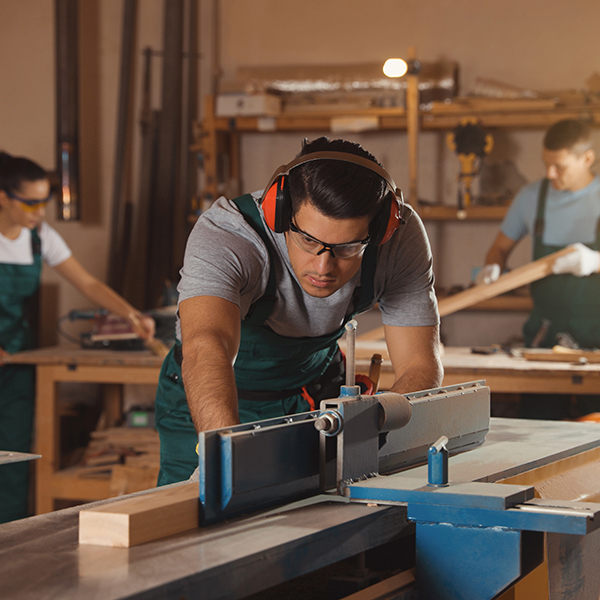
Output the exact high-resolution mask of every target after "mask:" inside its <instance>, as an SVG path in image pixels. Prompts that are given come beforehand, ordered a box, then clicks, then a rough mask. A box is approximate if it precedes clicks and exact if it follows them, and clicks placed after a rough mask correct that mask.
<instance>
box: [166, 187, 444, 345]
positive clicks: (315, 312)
mask: <svg viewBox="0 0 600 600" xmlns="http://www.w3.org/2000/svg"><path fill="white" fill-rule="evenodd" d="M261 194H262V192H255V193H253V194H252V196H253V197H254V199H255V201H256V202H257V204H258V199H260V197H261ZM261 217H262V211H261ZM404 218H405V220H406V224H405V225H401V226H400V227H399V228H398V230H397V231H396V232H395V233H394V235H393V236H392V238H391V239H390V241H388V242H387V243H385V244H384V245H383V246H381V247H380V248H379V253H378V258H377V269H376V272H375V279H374V287H375V298H374V300H373V303H372V306H374V305H375V302H379V308H380V309H381V312H382V318H383V323H384V324H386V325H395V326H432V325H437V324H438V323H439V317H438V312H437V302H436V299H435V293H434V289H433V281H434V278H433V269H432V256H431V249H430V247H429V241H428V239H427V236H426V233H425V229H424V227H423V224H422V222H421V220H420V219H419V217H418V216H417V215H416V213H415V212H414V211H413V210H412V209H411V208H410V207H409V206H407V207H406V209H405V211H404ZM265 230H266V232H267V235H268V237H269V239H270V241H271V242H272V247H273V256H274V259H273V260H274V264H273V265H271V268H274V269H275V275H276V281H277V295H276V301H275V304H274V306H273V310H272V312H271V315H270V316H269V318H268V319H267V320H266V321H265V325H266V326H268V327H270V328H271V329H272V330H273V331H274V332H275V333H278V334H279V335H283V336H286V337H292V338H293V337H305V336H308V337H316V336H321V335H325V334H328V333H331V332H333V331H334V330H335V329H337V328H339V327H340V326H341V325H342V323H343V321H344V318H345V317H346V315H348V314H350V313H351V312H352V311H353V308H354V307H353V306H352V303H353V298H354V290H355V288H356V287H357V286H358V285H360V276H361V271H360V269H359V271H358V273H357V274H356V275H355V276H354V277H353V278H352V279H351V280H350V281H349V282H348V283H347V284H346V285H344V286H343V287H342V288H340V289H339V290H337V291H336V292H335V293H334V294H332V295H331V296H328V297H326V298H315V297H313V296H310V295H309V294H307V293H306V292H305V291H304V290H303V289H302V287H301V285H300V283H299V282H298V280H297V278H296V275H295V273H294V271H293V269H292V266H291V264H290V261H289V257H288V252H287V246H286V241H285V234H283V233H275V232H273V231H271V230H270V229H269V228H268V227H267V226H266V225H265ZM268 277H269V253H268V251H267V248H266V247H265V244H264V242H263V241H262V239H261V238H260V236H259V235H258V234H257V233H256V232H255V231H254V229H253V228H252V227H251V226H250V225H249V224H248V223H247V222H246V220H245V219H244V217H243V216H242V214H241V213H240V212H239V210H238V208H237V206H236V205H235V204H234V203H233V202H231V201H230V200H227V199H226V198H223V197H221V198H219V199H218V200H216V201H215V203H214V204H213V206H211V208H210V209H209V210H207V211H206V212H205V213H203V214H202V216H201V217H200V218H199V219H198V221H197V223H196V225H195V226H194V229H193V230H192V232H191V234H190V237H189V239H188V242H187V246H186V251H185V258H184V263H183V268H182V269H181V280H180V282H179V286H178V291H179V301H180V302H181V301H182V300H186V299H188V298H192V297H195V296H216V297H218V298H224V299H225V300H229V301H230V302H233V303H234V304H236V305H237V306H239V307H240V312H241V315H242V318H243V317H244V316H245V315H246V314H247V313H248V310H249V308H250V306H251V305H252V304H253V303H254V302H255V301H256V300H258V299H259V298H260V297H261V296H262V295H263V294H264V293H265V290H266V286H267V281H268ZM177 337H178V339H181V329H180V324H179V320H178V322H177Z"/></svg>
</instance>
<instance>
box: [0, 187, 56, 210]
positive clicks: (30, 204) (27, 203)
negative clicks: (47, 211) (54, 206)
mask: <svg viewBox="0 0 600 600" xmlns="http://www.w3.org/2000/svg"><path fill="white" fill-rule="evenodd" d="M5 193H6V195H7V196H8V197H9V198H10V199H11V200H16V201H17V202H20V203H21V206H22V208H23V210H26V211H27V212H36V211H37V210H39V209H40V208H45V207H46V205H47V204H48V202H50V200H52V197H53V195H54V194H52V193H51V194H50V195H49V196H48V197H47V198H43V199H42V200H30V199H26V198H21V196H17V194H13V193H12V192H9V191H8V190H5Z"/></svg>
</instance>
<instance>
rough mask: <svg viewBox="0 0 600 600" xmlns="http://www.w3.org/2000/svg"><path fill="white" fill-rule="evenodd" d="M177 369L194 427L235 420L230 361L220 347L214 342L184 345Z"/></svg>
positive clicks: (200, 428) (216, 425) (205, 427)
mask: <svg viewBox="0 0 600 600" xmlns="http://www.w3.org/2000/svg"><path fill="white" fill-rule="evenodd" d="M209 346H210V347H209ZM181 371H182V375H183V384H184V387H185V393H186V396H187V401H188V406H189V408H190V414H191V415H192V421H193V422H194V426H195V427H196V431H206V430H208V429H217V428H220V427H228V426H230V425H236V424H237V423H239V415H238V406H237V389H236V385H235V376H234V373H233V365H232V361H231V358H230V357H229V356H228V354H227V352H226V351H225V349H224V348H222V347H220V346H219V345H218V344H215V345H213V344H199V345H197V346H196V348H194V350H191V349H189V348H187V347H186V348H185V349H184V352H183V364H182V367H181Z"/></svg>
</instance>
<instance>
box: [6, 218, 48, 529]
mask: <svg viewBox="0 0 600 600" xmlns="http://www.w3.org/2000/svg"><path fill="white" fill-rule="evenodd" d="M31 238H32V249H33V264H31V265H16V264H6V263H0V347H2V349H4V350H6V351H7V352H10V353H11V354H12V353H14V352H19V351H21V350H28V349H30V348H32V347H33V335H32V333H31V330H30V327H29V325H28V323H27V321H26V319H25V315H24V309H25V306H26V303H27V300H28V299H29V298H30V297H31V296H33V294H34V293H35V291H36V290H37V288H38V286H39V282H40V274H41V270H42V256H41V247H40V239H39V236H38V234H37V231H36V230H35V229H34V230H32V232H31ZM34 376H35V371H34V368H33V367H32V366H30V365H4V366H0V450H12V451H15V452H30V451H31V437H32V428H33V405H34V399H35V381H34ZM28 482H29V463H27V462H21V463H14V464H8V465H0V523H4V522H7V521H12V520H15V519H21V518H23V517H26V516H27V514H28V513H27V506H28Z"/></svg>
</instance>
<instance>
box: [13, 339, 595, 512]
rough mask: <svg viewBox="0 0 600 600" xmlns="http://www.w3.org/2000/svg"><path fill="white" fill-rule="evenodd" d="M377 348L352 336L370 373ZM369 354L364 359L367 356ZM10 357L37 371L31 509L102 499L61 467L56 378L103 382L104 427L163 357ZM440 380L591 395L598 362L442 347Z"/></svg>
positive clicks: (385, 371)
mask: <svg viewBox="0 0 600 600" xmlns="http://www.w3.org/2000/svg"><path fill="white" fill-rule="evenodd" d="M374 352H380V353H382V354H383V355H384V358H386V357H387V351H386V350H385V342H383V341H377V342H361V341H357V349H356V356H357V361H356V370H357V372H359V373H368V372H369V363H370V357H371V355H372V354H373V353H374ZM367 357H368V358H367ZM7 362H12V363H23V364H33V365H35V366H36V373H37V392H36V423H35V438H36V448H35V451H36V452H37V453H38V454H41V455H42V458H41V459H39V460H38V461H36V503H35V507H36V513H37V514H41V513H45V512H49V511H52V510H54V501H55V500H57V499H67V500H69V499H71V500H87V501H91V500H99V499H102V498H107V497H108V496H109V490H108V487H109V482H108V480H106V479H99V478H87V479H82V478H81V477H78V476H77V475H76V472H74V471H73V470H61V469H60V452H59V446H60V419H59V406H58V396H57V392H58V388H57V384H58V383H60V382H69V381H75V382H91V383H100V384H103V392H104V406H105V411H106V416H107V426H109V427H110V426H114V425H115V424H117V423H118V422H119V421H120V420H121V389H122V386H123V384H125V383H137V384H139V383H143V384H153V385H156V383H157V381H158V374H159V372H160V367H161V365H162V358H160V357H157V356H154V355H152V354H151V353H150V352H148V351H139V352H126V351H110V350H82V349H80V348H75V347H74V348H63V347H60V348H44V349H39V350H31V351H28V352H20V353H17V354H14V355H12V356H10V357H8V359H7ZM442 362H443V365H444V383H443V385H454V384H457V383H462V382H465V381H476V380H480V379H485V380H486V383H487V385H488V386H490V388H491V391H492V392H496V393H517V394H519V393H543V392H551V393H563V394H595V393H598V390H599V389H600V364H589V365H581V364H572V363H556V362H541V361H527V360H525V359H522V358H515V357H512V356H508V355H507V354H504V353H497V354H492V355H481V354H472V353H471V351H470V348H452V347H447V348H445V350H444V354H443V356H442ZM393 381H394V374H393V370H392V367H391V363H390V361H389V359H386V360H384V362H383V365H382V371H381V380H380V388H381V389H386V388H389V387H390V386H391V385H392V383H393Z"/></svg>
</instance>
